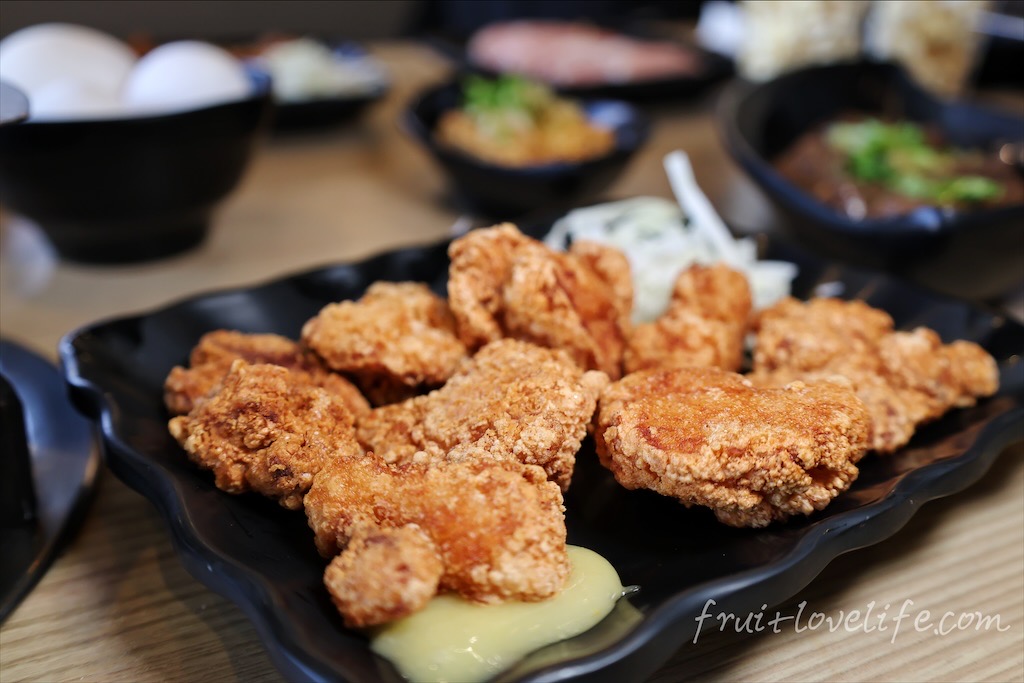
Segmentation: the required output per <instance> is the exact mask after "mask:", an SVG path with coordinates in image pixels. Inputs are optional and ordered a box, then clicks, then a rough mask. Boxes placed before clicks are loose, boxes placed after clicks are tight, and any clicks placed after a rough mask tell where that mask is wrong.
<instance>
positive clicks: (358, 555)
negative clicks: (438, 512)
mask: <svg viewBox="0 0 1024 683" xmlns="http://www.w3.org/2000/svg"><path fill="white" fill-rule="evenodd" d="M443 573H444V565H443V564H442V562H441V556H440V554H439V553H438V551H437V546H435V545H434V542H433V541H431V540H430V536H428V535H427V534H425V533H424V532H423V530H422V529H420V528H419V527H418V526H416V525H415V524H409V525H407V526H403V527H399V528H383V529H381V528H376V527H373V528H370V529H367V530H362V531H357V532H356V533H355V534H354V535H353V537H352V540H351V541H349V544H348V546H347V547H346V548H345V550H344V551H343V552H342V553H341V555H338V556H337V557H335V558H334V559H333V560H332V561H331V563H330V564H329V565H327V570H326V571H325V572H324V584H325V585H326V586H327V591H328V592H329V593H330V594H331V599H332V600H333V601H334V604H335V606H337V608H338V611H339V612H341V614H342V616H343V617H344V619H345V625H346V626H349V627H352V628H361V627H364V626H374V625H376V624H384V623H387V622H389V621H394V620H395V619H400V618H401V617H404V616H406V615H409V614H412V613H413V612H416V611H418V610H420V609H423V607H425V606H426V604H427V603H428V602H429V601H430V599H431V598H432V597H434V595H435V594H436V593H437V585H438V582H439V581H440V580H441V576H442V574H443Z"/></svg>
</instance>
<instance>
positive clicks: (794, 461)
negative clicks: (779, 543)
mask: <svg viewBox="0 0 1024 683" xmlns="http://www.w3.org/2000/svg"><path fill="white" fill-rule="evenodd" d="M867 437H868V416H867V411H866V410H865V408H864V404H863V403H861V401H860V400H859V399H858V398H857V397H856V395H854V393H853V391H852V390H851V389H850V388H849V386H844V385H843V384H842V383H841V380H840V383H830V382H823V383H820V384H816V385H813V386H807V385H804V384H802V383H799V382H797V383H794V384H791V385H789V386H787V387H785V388H782V389H760V388H755V387H754V386H753V385H752V384H751V383H750V382H748V381H747V380H746V379H744V378H743V377H742V376H741V375H737V374H734V373H730V372H726V371H723V370H719V369H717V368H668V369H664V370H644V371H641V372H637V373H634V374H631V375H627V376H626V377H625V378H623V379H622V380H620V381H618V382H615V383H613V384H611V385H610V386H609V387H608V388H607V389H605V391H604V392H603V393H602V394H601V401H600V407H599V411H598V418H597V431H596V434H595V440H596V443H597V452H598V456H599V457H600V459H601V463H602V464H603V465H604V466H605V467H607V468H608V469H609V470H611V471H612V473H613V474H614V475H615V479H616V480H617V481H618V482H619V483H620V484H622V485H623V486H625V487H626V488H628V489H638V488H648V489H651V490H653V491H657V492H658V493H661V494H662V495H666V496H672V497H674V498H677V499H678V500H679V501H680V502H682V503H683V504H684V505H686V506H690V505H705V506H707V507H710V508H712V509H713V510H714V511H715V515H716V516H717V517H718V519H719V520H720V521H722V522H724V523H725V524H728V525H730V526H750V527H762V526H765V525H767V524H769V523H770V522H772V521H773V520H782V519H786V518H787V517H790V516H792V515H797V514H810V513H811V512H813V511H814V510H821V509H822V508H824V507H825V506H826V505H827V504H828V503H829V501H831V500H832V499H833V498H835V497H836V496H837V495H838V494H839V493H840V492H842V491H844V490H846V489H847V488H849V486H850V484H851V483H852V482H853V481H854V479H856V478H857V473H858V472H857V467H856V463H857V461H858V460H859V459H860V458H861V457H862V456H863V455H864V452H865V451H866V449H867Z"/></svg>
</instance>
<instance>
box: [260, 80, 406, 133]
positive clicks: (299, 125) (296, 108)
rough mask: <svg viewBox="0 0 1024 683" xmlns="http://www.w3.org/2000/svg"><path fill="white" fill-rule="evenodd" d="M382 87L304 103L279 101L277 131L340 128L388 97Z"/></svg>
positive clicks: (303, 101)
mask: <svg viewBox="0 0 1024 683" xmlns="http://www.w3.org/2000/svg"><path fill="white" fill-rule="evenodd" d="M388 89H389V87H388V86H387V85H386V84H381V85H380V86H378V87H377V88H374V89H373V90H372V91H370V92H366V93H359V94H357V95H337V96H334V97H317V98H312V99H308V100H301V101H278V102H277V105H276V106H275V108H274V124H273V125H274V130H275V131H289V132H290V131H307V130H313V129H319V128H326V127H329V126H336V125H341V124H342V123H346V122H348V121H351V120H352V119H354V118H356V117H357V116H358V115H359V114H361V113H362V112H363V110H364V109H366V108H367V107H368V106H369V105H370V104H372V103H373V102H376V101H378V100H380V99H382V98H383V97H384V96H385V95H387V94H388Z"/></svg>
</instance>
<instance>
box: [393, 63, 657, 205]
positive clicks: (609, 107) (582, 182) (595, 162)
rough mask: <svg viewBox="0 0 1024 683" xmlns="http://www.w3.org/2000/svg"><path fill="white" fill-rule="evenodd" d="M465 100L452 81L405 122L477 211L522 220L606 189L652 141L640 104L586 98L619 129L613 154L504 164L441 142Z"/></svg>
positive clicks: (592, 113) (594, 115)
mask: <svg viewBox="0 0 1024 683" xmlns="http://www.w3.org/2000/svg"><path fill="white" fill-rule="evenodd" d="M461 104H462V86H461V83H459V82H457V81H455V82H451V83H447V84H445V85H441V86H438V87H435V88H431V89H430V90H428V91H426V92H425V93H423V94H422V95H420V96H419V97H418V98H417V99H416V100H415V101H414V102H413V103H412V104H411V105H409V107H408V109H407V110H406V111H405V114H404V116H403V119H402V122H403V124H404V127H405V129H406V130H407V131H408V132H409V133H410V134H411V135H413V136H414V137H415V138H416V139H417V140H419V141H420V142H421V143H422V144H423V146H424V147H425V148H426V149H427V150H428V151H429V152H430V153H431V154H432V155H433V157H434V159H435V160H436V161H437V162H438V163H439V164H440V165H441V167H442V168H443V169H444V170H445V172H446V173H447V174H448V176H449V177H450V179H451V181H452V183H453V184H454V186H455V188H456V191H457V192H458V194H459V196H460V198H461V199H463V200H464V201H465V202H466V203H467V204H469V206H470V207H471V209H473V210H475V211H480V212H482V213H485V214H487V215H488V216H490V217H493V218H500V219H511V218H516V217H518V216H521V215H523V214H525V213H528V212H531V211H535V210H539V209H545V208H547V209H550V208H553V207H559V206H564V205H567V204H569V203H573V202H578V201H580V200H581V199H583V198H586V197H590V196H593V195H595V194H597V193H599V192H601V191H602V190H603V189H605V188H606V187H608V185H610V184H611V183H612V181H613V180H615V178H616V177H618V175H619V174H620V173H621V172H622V170H623V169H624V168H625V167H626V163H627V162H628V161H629V159H630V157H632V156H633V154H634V153H635V152H636V151H637V150H638V149H640V147H641V146H642V145H643V143H644V142H645V141H646V140H647V133H648V123H647V119H646V118H645V117H644V116H643V115H642V114H641V113H640V112H639V111H637V109H636V108H634V107H632V106H630V105H629V104H626V103H625V102H618V101H614V100H592V101H584V102H581V106H582V107H583V109H584V110H585V111H586V113H587V116H588V117H589V118H590V120H591V121H594V122H599V123H601V124H602V125H604V126H605V127H609V128H612V129H613V130H614V131H615V147H614V148H613V149H612V150H611V151H610V152H608V153H607V154H605V155H604V156H601V157H597V158H595V159H591V160H589V161H582V162H577V163H558V164H545V165H542V166H530V167H525V168H511V167H506V166H498V165H495V164H491V163H488V162H486V161H482V160H480V159H477V158H475V157H472V156H470V155H468V154H465V153H463V152H460V151H457V150H454V149H452V148H450V147H447V146H446V145H443V144H440V143H439V142H438V141H437V139H436V138H435V136H434V130H435V128H436V126H437V123H438V121H439V120H440V118H441V115H442V114H444V113H445V112H446V111H449V110H451V109H455V108H457V107H459V106H460V105H461Z"/></svg>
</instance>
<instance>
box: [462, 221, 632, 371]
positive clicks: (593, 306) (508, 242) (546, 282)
mask: <svg viewBox="0 0 1024 683" xmlns="http://www.w3.org/2000/svg"><path fill="white" fill-rule="evenodd" d="M448 255H449V257H450V258H451V266H450V268H449V271H448V299H449V301H450V302H451V307H452V313H453V314H454V315H455V319H456V321H457V323H458V329H459V336H460V338H461V339H462V340H463V342H465V343H466V345H467V346H468V347H470V348H471V349H475V348H478V347H480V346H482V345H483V344H486V343H488V342H492V341H496V340H497V339H500V338H502V337H513V338H516V339H522V340H525V341H531V342H534V343H535V344H539V345H541V346H547V347H551V348H557V349H563V350H564V351H566V352H567V353H568V354H569V355H570V356H571V357H572V359H573V360H574V361H575V362H576V363H577V364H578V365H579V366H580V367H582V368H584V369H587V370H601V371H603V372H605V373H607V374H608V375H609V376H610V377H619V376H621V372H622V371H621V362H622V353H623V350H624V347H625V335H626V332H627V331H628V319H629V315H628V311H629V310H630V307H631V306H632V298H633V297H632V283H631V282H630V281H629V278H628V273H629V264H628V263H627V261H626V258H625V256H624V255H622V254H621V252H618V251H617V250H614V249H610V248H608V247H603V246H601V245H596V244H580V245H578V246H574V248H573V249H571V250H570V251H569V253H560V252H556V251H553V250H551V249H549V248H548V247H546V246H545V245H544V244H542V243H541V242H538V241H537V240H534V239H531V238H529V237H526V236H524V235H523V234H522V233H520V232H519V230H518V229H517V228H516V227H515V226H514V225H511V224H509V223H505V224H503V225H499V226H496V227H493V228H488V229H485V230H474V231H472V232H470V233H469V234H468V235H466V236H465V237H462V238H460V239H458V240H455V241H454V242H453V243H452V245H451V247H450V248H449V250H448Z"/></svg>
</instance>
